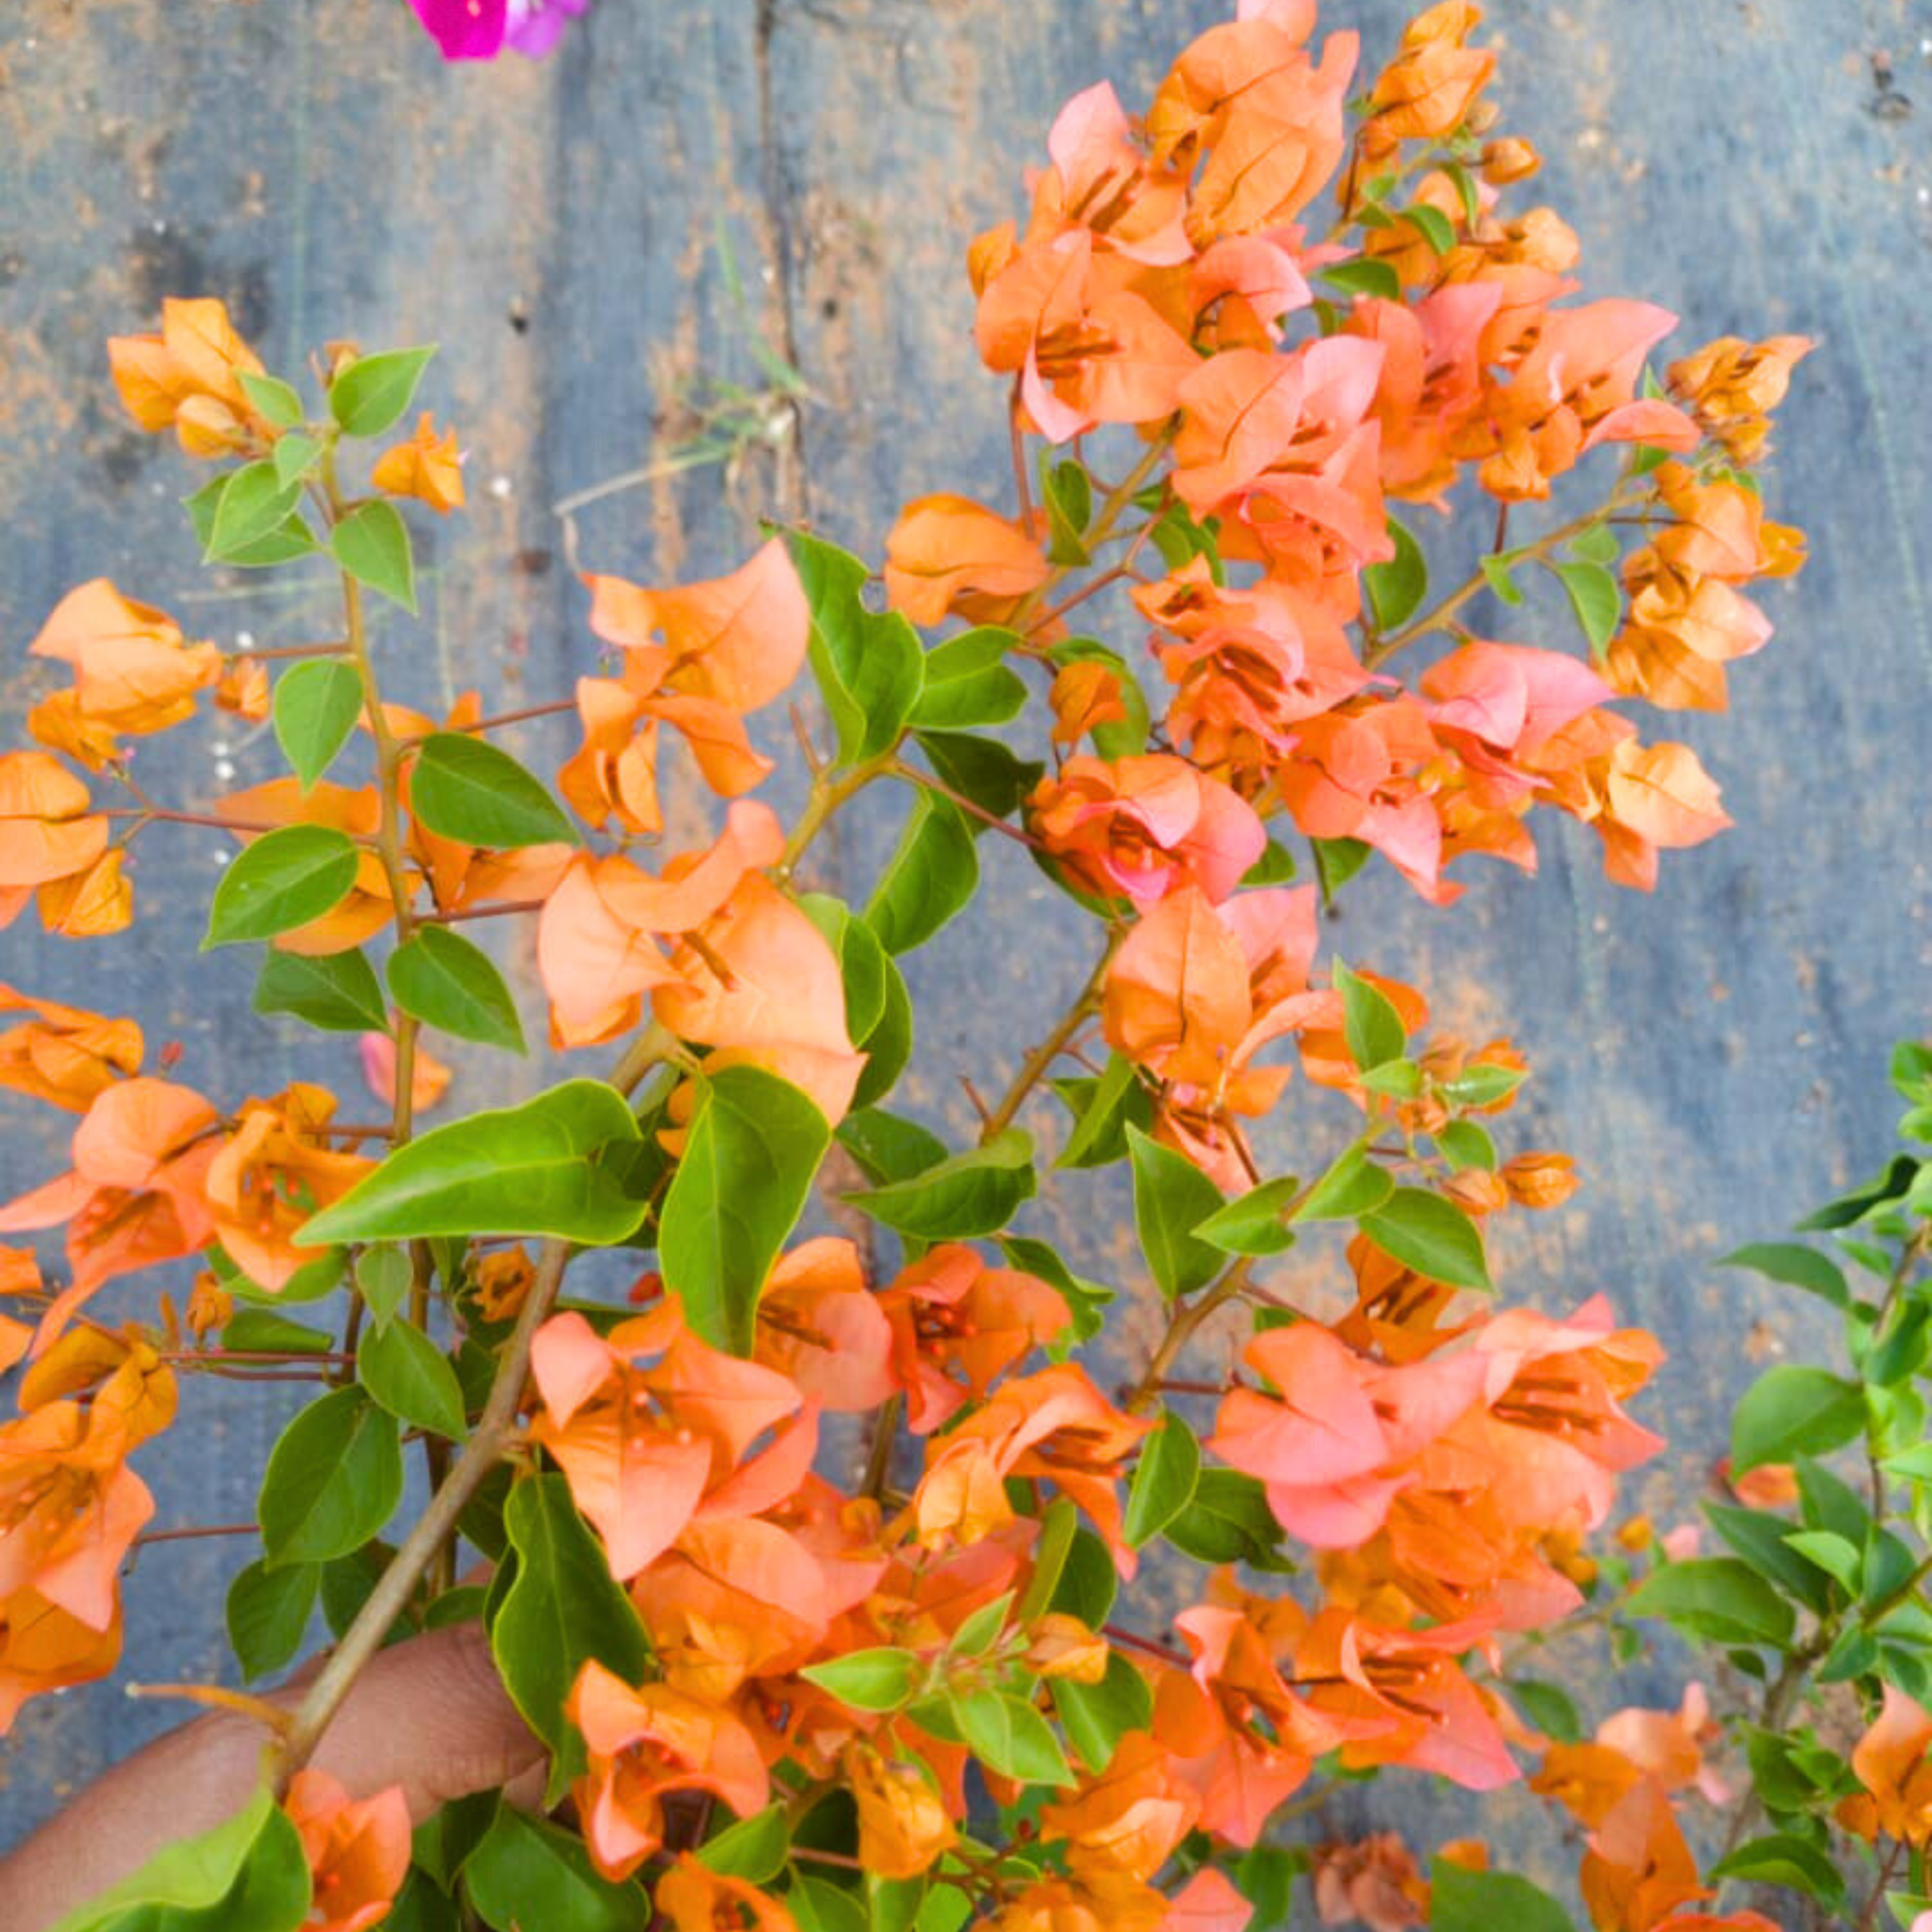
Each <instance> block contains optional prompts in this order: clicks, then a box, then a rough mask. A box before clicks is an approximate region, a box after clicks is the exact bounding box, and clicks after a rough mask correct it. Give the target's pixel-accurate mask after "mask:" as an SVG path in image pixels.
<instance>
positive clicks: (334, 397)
mask: <svg viewBox="0 0 1932 1932" xmlns="http://www.w3.org/2000/svg"><path fill="white" fill-rule="evenodd" d="M435 353H436V350H435V348H434V346H431V347H429V348H427V349H389V350H384V351H383V353H381V354H380V355H377V356H358V357H357V358H356V360H355V361H354V362H352V363H350V365H349V367H348V368H346V369H345V370H344V371H343V372H342V373H341V375H339V376H338V377H336V379H335V381H334V382H332V383H330V384H329V414H330V415H331V416H333V417H334V418H335V420H336V422H337V423H338V425H339V426H340V427H341V430H342V432H343V434H344V435H345V436H380V435H381V434H383V431H385V430H386V429H392V428H394V427H395V425H396V424H397V423H398V422H401V420H402V417H403V413H404V411H405V410H407V409H408V407H409V406H410V404H411V403H412V402H413V401H415V399H416V385H417V384H418V383H420V382H421V381H422V372H423V371H424V369H425V368H426V367H427V366H428V362H429V359H430V358H431V356H434V354H435Z"/></svg>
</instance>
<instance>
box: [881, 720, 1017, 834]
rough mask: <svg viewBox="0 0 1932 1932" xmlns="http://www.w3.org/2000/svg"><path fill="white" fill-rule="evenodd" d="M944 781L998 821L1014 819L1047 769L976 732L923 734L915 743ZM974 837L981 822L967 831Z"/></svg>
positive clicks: (922, 732)
mask: <svg viewBox="0 0 1932 1932" xmlns="http://www.w3.org/2000/svg"><path fill="white" fill-rule="evenodd" d="M913 742H915V743H916V744H917V745H918V746H919V749H920V750H921V751H923V752H924V753H925V754H926V760H927V762H928V763H929V764H930V765H931V766H932V769H933V771H934V772H935V774H936V775H938V778H940V779H941V781H942V782H943V783H944V784H948V785H950V786H951V787H952V788H953V790H955V791H956V792H957V793H959V795H960V796H961V797H962V798H970V799H971V800H972V801H973V802H974V804H975V805H977V806H978V807H979V808H980V810H981V811H984V812H988V813H990V814H992V816H993V817H995V818H1010V817H1012V816H1013V814H1014V813H1015V812H1016V811H1019V808H1020V805H1021V803H1022V801H1023V800H1024V799H1025V798H1026V796H1027V795H1028V793H1030V792H1031V790H1033V788H1034V786H1035V785H1036V784H1038V783H1039V782H1040V773H1041V772H1043V771H1044V770H1045V769H1046V767H1045V766H1043V765H1042V764H1041V763H1040V761H1039V760H1037V759H1035V758H1022V757H1018V756H1017V755H1016V754H1015V753H1014V752H1013V751H1012V750H1011V749H1010V748H1009V747H1008V746H1007V745H1004V744H1002V743H1001V742H1000V740H999V739H997V738H989V737H986V736H983V735H982V734H980V733H977V732H972V731H921V732H919V733H917V735H916V737H915V739H914V741H913ZM968 829H969V830H971V832H972V833H973V835H974V837H975V838H977V837H978V836H979V835H980V832H981V831H982V830H983V829H984V826H983V821H982V820H979V819H977V818H976V819H974V820H972V822H971V825H970V826H969V827H968Z"/></svg>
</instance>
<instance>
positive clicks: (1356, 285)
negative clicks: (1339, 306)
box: [1320, 260, 1402, 302]
mask: <svg viewBox="0 0 1932 1932" xmlns="http://www.w3.org/2000/svg"><path fill="white" fill-rule="evenodd" d="M1320 273H1321V277H1322V280H1323V281H1325V282H1326V283H1328V284H1329V285H1330V287H1332V288H1337V289H1340V290H1341V291H1342V292H1343V294H1344V295H1351V296H1379V297H1380V298H1381V299H1382V300H1383V301H1384V302H1400V301H1401V299H1402V278H1401V277H1400V276H1399V275H1397V273H1396V272H1395V271H1394V269H1392V268H1391V267H1390V266H1389V265H1388V263H1386V262H1371V261H1369V260H1358V261H1354V262H1337V263H1335V264H1334V266H1332V267H1331V268H1326V269H1322V271H1321V272H1320Z"/></svg>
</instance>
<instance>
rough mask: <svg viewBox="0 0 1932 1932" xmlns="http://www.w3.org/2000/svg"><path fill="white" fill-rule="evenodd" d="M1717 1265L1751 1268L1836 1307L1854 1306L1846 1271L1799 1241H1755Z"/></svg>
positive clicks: (1736, 1249) (1755, 1272)
mask: <svg viewBox="0 0 1932 1932" xmlns="http://www.w3.org/2000/svg"><path fill="white" fill-rule="evenodd" d="M1718 1267H1720V1268H1749V1269H1750V1270H1751V1272H1752V1273H1753V1274H1761V1275H1763V1276H1765V1277H1766V1278H1767V1279H1768V1280H1772V1281H1776V1282H1782V1283H1784V1285H1785V1286H1786V1287H1787V1288H1802V1289H1804V1290H1805V1292H1806V1293H1807V1294H1808V1295H1817V1296H1818V1297H1820V1299H1822V1300H1823V1301H1829V1303H1830V1304H1832V1307H1834V1308H1846V1307H1849V1306H1850V1305H1851V1299H1852V1292H1851V1290H1850V1289H1849V1288H1848V1287H1847V1286H1846V1284H1845V1274H1844V1271H1843V1269H1842V1268H1840V1267H1839V1266H1838V1264H1837V1262H1835V1261H1833V1260H1832V1259H1831V1257H1830V1256H1829V1255H1821V1254H1820V1253H1819V1252H1818V1250H1817V1249H1816V1248H1808V1247H1805V1246H1803V1245H1802V1244H1801V1243H1799V1242H1797V1241H1756V1242H1753V1243H1752V1244H1751V1245H1750V1246H1749V1247H1742V1248H1734V1249H1733V1250H1732V1251H1731V1252H1730V1253H1729V1254H1727V1255H1726V1256H1724V1257H1723V1258H1722V1259H1721V1260H1720V1261H1719V1262H1718Z"/></svg>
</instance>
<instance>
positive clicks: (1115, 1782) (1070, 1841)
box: [1040, 1732, 1201, 1879]
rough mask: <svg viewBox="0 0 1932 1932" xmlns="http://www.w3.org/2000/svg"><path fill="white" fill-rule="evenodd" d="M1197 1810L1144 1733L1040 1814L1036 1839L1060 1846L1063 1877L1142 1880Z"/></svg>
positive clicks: (1186, 1788)
mask: <svg viewBox="0 0 1932 1932" xmlns="http://www.w3.org/2000/svg"><path fill="white" fill-rule="evenodd" d="M1200 1811H1201V1801H1200V1799H1199V1795H1198V1794H1197V1793H1196V1792H1194V1791H1193V1790H1192V1789H1190V1787H1189V1786H1188V1785H1187V1784H1185V1783H1184V1782H1183V1781H1181V1780H1180V1779H1178V1778H1176V1777H1175V1775H1174V1772H1173V1769H1172V1765H1171V1762H1170V1760H1169V1755H1168V1754H1167V1752H1166V1751H1165V1750H1163V1748H1162V1747H1161V1746H1160V1745H1159V1744H1158V1743H1157V1742H1156V1741H1155V1740H1154V1738H1153V1737H1152V1736H1150V1735H1148V1733H1145V1732H1142V1733H1133V1734H1132V1735H1130V1736H1127V1737H1125V1738H1123V1739H1121V1742H1120V1744H1119V1745H1118V1747H1117V1748H1115V1752H1114V1756H1113V1759H1112V1762H1111V1763H1109V1764H1108V1765H1107V1766H1106V1768H1105V1769H1104V1770H1100V1771H1097V1772H1095V1773H1094V1775H1093V1776H1091V1778H1088V1779H1086V1780H1085V1781H1083V1782H1082V1785H1081V1787H1080V1789H1079V1790H1078V1791H1077V1792H1076V1793H1075V1794H1074V1795H1073V1796H1071V1797H1067V1798H1061V1799H1056V1800H1055V1802H1052V1804H1050V1805H1047V1806H1046V1808H1045V1809H1044V1810H1043V1811H1042V1812H1041V1814H1040V1833H1041V1835H1042V1836H1043V1838H1046V1840H1047V1841H1049V1843H1051V1842H1052V1841H1056V1840H1058V1841H1064V1843H1065V1844H1066V1846H1067V1865H1068V1867H1069V1869H1070V1870H1073V1871H1075V1872H1088V1871H1097V1872H1108V1871H1118V1872H1124V1873H1127V1876H1130V1877H1131V1878H1136V1879H1151V1878H1152V1877H1153V1876H1154V1875H1155V1874H1156V1873H1157V1872H1158V1871H1159V1870H1160V1868H1161V1867H1162V1866H1163V1865H1164V1864H1166V1862H1167V1861H1168V1858H1169V1856H1170V1855H1172V1852H1173V1851H1174V1849H1175V1846H1177V1845H1178V1844H1179V1843H1181V1840H1182V1839H1183V1838H1186V1837H1187V1834H1188V1833H1189V1832H1190V1831H1192V1830H1193V1828H1194V1822H1195V1820H1196V1818H1198V1817H1199V1816H1200Z"/></svg>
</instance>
